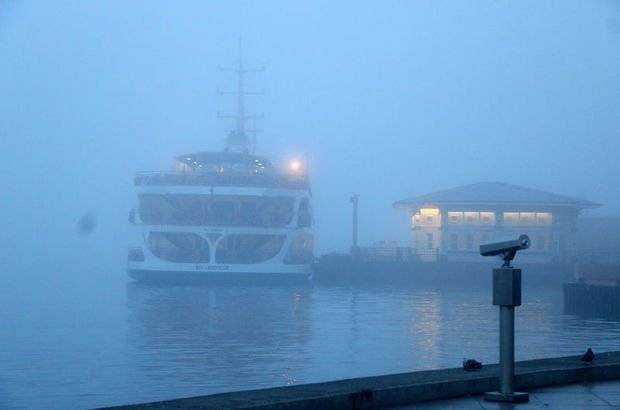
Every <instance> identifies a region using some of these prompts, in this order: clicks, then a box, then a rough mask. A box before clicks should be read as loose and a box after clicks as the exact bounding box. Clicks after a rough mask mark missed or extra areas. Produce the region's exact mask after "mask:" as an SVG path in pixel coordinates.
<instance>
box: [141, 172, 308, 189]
mask: <svg viewBox="0 0 620 410" xmlns="http://www.w3.org/2000/svg"><path fill="white" fill-rule="evenodd" d="M134 185H136V186H141V185H194V186H243V187H261V188H262V187H266V188H282V189H304V190H309V189H310V181H309V178H308V175H293V174H262V175H261V174H254V175H252V174H233V173H229V174H226V173H219V172H175V171H155V172H139V173H137V174H136V176H135V178H134Z"/></svg>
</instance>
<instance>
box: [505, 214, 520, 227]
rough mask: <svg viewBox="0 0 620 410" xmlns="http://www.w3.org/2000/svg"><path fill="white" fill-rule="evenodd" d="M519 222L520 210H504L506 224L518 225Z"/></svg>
mask: <svg viewBox="0 0 620 410" xmlns="http://www.w3.org/2000/svg"><path fill="white" fill-rule="evenodd" d="M518 223H519V213H518V212H504V225H517V224H518Z"/></svg>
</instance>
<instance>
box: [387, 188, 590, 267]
mask: <svg viewBox="0 0 620 410" xmlns="http://www.w3.org/2000/svg"><path fill="white" fill-rule="evenodd" d="M394 206H395V207H397V208H402V209H405V210H407V212H408V215H409V219H410V223H411V241H412V243H411V247H412V250H413V252H414V253H415V254H416V255H417V257H418V258H419V259H421V260H426V261H435V260H442V261H463V262H466V261H480V260H481V257H480V254H479V246H480V244H481V243H487V242H492V241H498V240H504V239H514V238H516V237H517V236H518V235H519V234H522V233H525V234H528V235H529V236H530V238H531V240H532V247H531V248H530V249H529V250H528V252H523V255H520V256H519V257H520V259H521V260H523V261H527V262H530V263H561V264H566V263H572V262H574V260H575V256H576V255H575V246H576V231H577V219H578V217H579V215H580V213H581V212H582V211H583V210H584V209H588V208H595V207H598V206H600V205H599V204H597V203H594V202H590V201H586V200H582V199H577V198H571V197H567V196H563V195H557V194H554V193H550V192H544V191H539V190H535V189H530V188H525V187H521V186H517V185H512V184H505V183H500V182H480V183H475V184H471V185H465V186H461V187H457V188H452V189H448V190H444V191H438V192H433V193H430V194H426V195H420V196H416V197H411V198H406V199H403V200H400V201H397V202H396V203H394Z"/></svg>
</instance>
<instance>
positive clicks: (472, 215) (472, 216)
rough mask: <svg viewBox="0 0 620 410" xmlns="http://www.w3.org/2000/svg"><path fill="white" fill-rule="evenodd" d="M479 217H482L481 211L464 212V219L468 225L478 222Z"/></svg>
mask: <svg viewBox="0 0 620 410" xmlns="http://www.w3.org/2000/svg"><path fill="white" fill-rule="evenodd" d="M479 219H480V213H479V212H463V220H464V221H465V223H466V224H468V225H474V224H477V223H478V220H479Z"/></svg>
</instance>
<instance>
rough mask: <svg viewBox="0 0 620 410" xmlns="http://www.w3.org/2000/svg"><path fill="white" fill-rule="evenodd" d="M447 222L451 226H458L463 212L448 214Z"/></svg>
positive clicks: (461, 220)
mask: <svg viewBox="0 0 620 410" xmlns="http://www.w3.org/2000/svg"><path fill="white" fill-rule="evenodd" d="M448 222H449V223H451V224H460V223H462V222H463V212H448Z"/></svg>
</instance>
